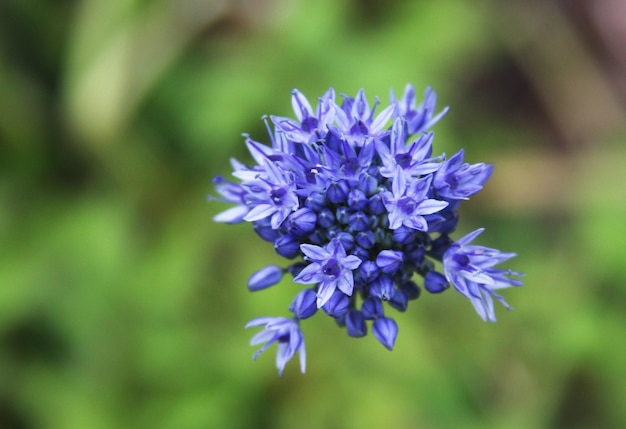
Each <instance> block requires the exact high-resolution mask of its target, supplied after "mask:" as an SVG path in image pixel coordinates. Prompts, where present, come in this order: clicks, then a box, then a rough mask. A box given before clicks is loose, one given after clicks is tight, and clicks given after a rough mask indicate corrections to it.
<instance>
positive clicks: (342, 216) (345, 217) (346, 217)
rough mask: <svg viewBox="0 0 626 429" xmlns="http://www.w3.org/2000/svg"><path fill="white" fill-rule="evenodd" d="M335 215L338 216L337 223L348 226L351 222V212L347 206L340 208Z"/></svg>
mask: <svg viewBox="0 0 626 429" xmlns="http://www.w3.org/2000/svg"><path fill="white" fill-rule="evenodd" d="M335 215H336V216H337V221H338V222H339V223H341V224H343V225H347V224H348V222H349V221H350V210H349V209H348V208H347V207H345V206H341V207H339V208H338V209H337V212H336V213H335Z"/></svg>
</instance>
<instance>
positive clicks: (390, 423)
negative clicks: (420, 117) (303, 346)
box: [0, 0, 626, 429]
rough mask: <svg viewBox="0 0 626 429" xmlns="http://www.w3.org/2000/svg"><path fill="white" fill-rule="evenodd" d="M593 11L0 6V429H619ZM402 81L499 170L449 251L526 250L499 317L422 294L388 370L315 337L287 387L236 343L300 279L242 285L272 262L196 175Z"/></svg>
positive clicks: (615, 135)
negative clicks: (315, 107) (347, 97)
mask: <svg viewBox="0 0 626 429" xmlns="http://www.w3.org/2000/svg"><path fill="white" fill-rule="evenodd" d="M565 3H567V4H565ZM590 3H591V2H590ZM594 5H595V6H594ZM594 5H590V4H587V3H585V2H582V1H576V2H556V1H554V2H542V1H539V0H537V1H528V2H523V1H513V0H512V1H510V2H489V1H484V0H481V1H478V2H464V1H462V0H444V1H439V2H425V1H415V2H413V1H408V0H405V1H398V2H393V3H390V4H388V3H387V2H383V1H377V0H367V1H358V0H342V1H334V0H320V1H304V0H300V1H287V0H267V1H254V0H247V1H243V0H242V1H237V2H236V1H232V2H228V1H225V0H223V1H220V0H205V1H203V0H181V1H178V0H151V1H139V0H134V1H128V0H82V1H79V0H65V1H52V0H37V1H35V0H4V1H2V2H0V236H1V240H0V285H1V286H0V427H1V428H7V429H31V428H32V429H34V428H63V429H74V428H75V429H84V428H90V429H99V428H126V427H128V428H151V429H156V428H176V429H187V428H188V429H193V428H224V427H228V428H294V427H297V428H309V427H310V428H314V427H327V428H365V427H397V428H413V427H432V428H438V427H441V428H443V427H464V428H479V427H480V428H531V427H532V428H553V427H554V428H560V427H567V428H592V427H593V428H597V427H601V428H620V427H624V425H626V409H625V408H624V407H623V404H622V402H623V398H624V396H625V395H626V388H625V387H624V384H623V379H624V377H626V369H625V368H624V362H626V347H625V346H624V340H623V334H624V328H626V315H625V314H626V313H624V311H623V309H624V306H625V305H626V286H625V284H626V266H625V264H624V261H625V260H626V246H624V244H623V243H624V226H623V222H624V218H625V217H626V169H624V165H626V146H625V145H624V144H623V142H624V138H625V137H626V132H625V131H624V123H626V122H625V121H624V118H625V114H624V104H625V102H624V100H626V94H625V93H624V88H626V86H624V85H620V82H622V83H623V82H624V70H623V69H621V68H620V67H619V66H620V65H623V64H626V61H624V58H621V57H619V56H618V54H616V52H618V51H615V50H611V49H610V48H611V47H615V46H618V45H616V44H611V43H608V42H607V40H608V41H612V40H613V39H611V37H613V36H612V35H611V34H612V33H610V29H611V28H613V27H611V26H610V25H609V24H610V22H608V21H607V23H606V24H607V25H598V21H597V19H598V16H608V15H607V14H604V15H603V14H599V13H596V12H598V10H595V9H594V8H595V7H597V8H601V7H608V6H607V5H608V2H606V1H599V2H597V3H594ZM600 11H602V10H600ZM621 16H622V17H625V16H626V14H623V15H621ZM594 19H596V21H594ZM621 22H622V23H623V24H624V25H626V23H625V22H624V21H623V19H622V21H621ZM600 23H603V22H600ZM622 28H623V27H622ZM607 29H608V30H607ZM408 82H411V83H413V84H414V85H415V86H416V88H425V87H426V86H427V85H432V86H433V87H434V88H435V89H436V90H437V91H438V93H439V100H440V105H442V106H443V105H450V106H451V107H452V110H451V112H450V113H449V114H448V116H447V117H446V119H445V120H444V121H442V122H441V123H440V124H439V125H437V129H436V133H437V138H436V139H435V145H436V146H437V148H436V150H437V151H440V152H441V151H447V152H448V153H451V152H453V151H456V150H458V149H460V148H461V147H465V149H466V156H467V158H468V160H469V161H470V162H480V161H489V162H495V164H496V173H495V175H494V177H493V178H492V182H491V183H490V184H489V185H488V186H487V188H486V189H485V191H484V192H483V193H482V194H481V195H479V196H478V197H477V198H475V199H474V200H473V201H472V202H470V203H468V204H467V206H466V208H465V209H464V210H465V211H464V212H463V214H462V216H463V219H462V223H461V228H460V229H461V231H459V236H461V234H462V233H464V232H467V231H469V230H471V229H472V228H475V227H478V226H486V227H487V232H486V233H485V234H484V235H483V236H482V237H481V240H482V243H484V244H485V245H489V246H493V247H497V248H501V249H502V250H505V251H516V252H517V253H518V254H519V257H518V258H516V260H514V261H513V266H512V268H514V269H516V270H519V271H525V272H526V273H527V277H526V279H525V286H524V287H523V288H520V289H515V290H509V291H506V297H507V300H508V301H509V302H510V303H512V304H513V305H514V306H515V307H516V311H514V312H510V313H509V312H505V311H504V310H503V309H502V308H498V315H499V321H498V323H497V324H495V325H487V324H485V323H483V322H482V321H481V320H480V319H479V318H478V317H477V315H476V314H474V311H473V309H472V308H471V306H470V305H469V303H468V302H466V300H465V299H464V298H462V297H461V296H460V295H457V294H455V293H454V292H452V291H451V292H448V293H445V294H443V295H441V296H437V297H436V299H432V298H433V297H432V296H423V297H422V298H420V301H419V302H417V303H415V304H413V305H411V306H410V308H409V311H408V312H407V313H403V314H399V315H398V323H399V326H400V335H399V338H398V342H397V345H396V350H394V351H393V353H389V352H388V351H386V350H385V349H384V348H382V347H381V346H380V345H379V344H377V343H376V341H375V340H374V339H373V338H372V336H371V335H370V336H368V337H366V338H363V339H359V340H355V339H351V338H348V337H347V336H346V335H345V332H344V331H342V330H340V329H337V328H336V327H335V326H334V323H333V322H332V320H330V319H329V318H324V317H319V318H317V317H316V318H315V319H314V320H312V321H311V322H308V323H305V324H304V326H303V329H304V332H305V335H306V341H307V348H308V356H309V361H308V372H307V374H306V375H304V376H302V375H300V374H299V373H298V371H297V369H296V365H293V363H292V364H291V365H289V366H288V368H287V371H286V374H285V376H284V377H283V378H281V379H279V378H277V376H276V371H275V370H274V363H273V360H274V357H273V351H271V350H270V351H268V352H267V353H266V354H264V355H263V356H262V357H261V358H260V359H259V361H258V362H256V363H254V362H252V361H251V360H250V356H251V354H252V352H253V349H251V348H250V347H249V346H248V341H249V338H250V336H251V334H252V333H251V332H249V331H248V332H246V331H244V329H243V325H244V324H245V323H246V322H247V321H248V320H250V319H251V318H254V317H257V316H261V315H273V316H278V315H282V314H285V313H286V311H287V306H288V304H289V302H290V300H291V298H292V296H293V293H294V292H293V290H294V289H293V285H292V284H291V282H289V281H287V280H285V281H283V282H282V284H281V285H279V286H277V287H275V288H273V289H271V290H267V291H263V292H260V293H258V294H255V295H254V296H253V295H251V294H249V293H248V292H247V289H246V287H245V284H246V280H247V277H248V275H249V274H251V273H252V272H254V271H255V270H256V269H258V268H260V267H262V266H264V265H266V264H268V263H272V262H279V261H280V258H279V257H278V256H276V255H273V252H272V251H271V248H269V247H268V246H267V245H266V243H263V242H261V240H259V239H257V237H256V236H255V234H254V233H253V232H252V231H251V228H248V227H247V226H245V225H240V226H227V225H216V224H213V223H212V221H211V216H212V215H214V214H215V213H217V212H218V211H220V210H221V209H222V208H223V207H222V205H220V204H219V203H211V204H207V203H206V201H205V195H206V194H207V193H210V192H212V185H211V179H212V177H213V176H214V175H215V174H228V170H229V168H228V159H229V158H230V157H233V156H234V157H237V158H239V159H242V160H245V159H247V157H248V155H247V154H246V153H245V147H244V145H243V144H242V143H243V141H242V138H241V133H243V132H247V133H250V134H251V135H252V136H253V137H254V138H256V139H259V140H263V139H265V126H264V124H263V122H262V121H261V120H260V118H261V116H262V115H264V114H279V115H289V110H290V101H289V97H290V96H289V90H290V89H292V88H295V87H297V88H299V89H300V90H302V91H303V92H304V93H305V94H306V95H307V96H309V97H310V98H313V97H315V96H317V95H321V94H322V93H323V92H324V91H325V90H326V89H327V88H328V87H329V86H334V87H335V89H336V90H337V91H338V92H340V93H347V94H355V93H356V91H357V90H358V89H359V88H361V87H363V88H365V89H366V93H367V94H368V95H369V96H370V97H373V96H374V95H375V94H378V95H379V96H380V97H381V99H382V100H385V99H386V97H387V94H388V91H389V89H390V88H394V89H395V91H396V93H398V92H401V91H402V90H403V88H404V85H405V84H406V83H408ZM620 90H621V92H620Z"/></svg>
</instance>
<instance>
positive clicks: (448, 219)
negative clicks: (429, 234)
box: [428, 207, 459, 234]
mask: <svg viewBox="0 0 626 429" xmlns="http://www.w3.org/2000/svg"><path fill="white" fill-rule="evenodd" d="M437 214H439V215H441V216H442V217H443V218H444V220H443V222H441V223H440V225H439V226H438V228H437V232H439V233H441V234H450V233H452V232H454V230H456V227H457V225H458V224H459V214H458V212H457V211H456V210H450V209H449V208H448V207H446V210H444V211H442V212H441V213H437ZM428 225H429V226H428V228H429V231H430V223H429V224H428Z"/></svg>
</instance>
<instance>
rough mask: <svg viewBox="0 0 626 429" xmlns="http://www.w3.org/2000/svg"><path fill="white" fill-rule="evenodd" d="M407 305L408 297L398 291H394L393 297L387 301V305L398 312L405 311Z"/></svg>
mask: <svg viewBox="0 0 626 429" xmlns="http://www.w3.org/2000/svg"><path fill="white" fill-rule="evenodd" d="M408 304H409V299H408V297H407V296H406V295H405V293H404V292H403V291H402V290H400V289H396V290H395V291H394V293H393V296H392V297H391V299H390V300H389V305H391V306H392V307H393V308H395V309H396V310H398V311H406V308H407V306H408Z"/></svg>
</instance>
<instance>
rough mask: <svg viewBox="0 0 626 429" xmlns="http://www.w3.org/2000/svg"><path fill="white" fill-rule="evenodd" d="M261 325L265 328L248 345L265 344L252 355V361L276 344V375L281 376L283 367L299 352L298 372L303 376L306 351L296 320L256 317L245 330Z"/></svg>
mask: <svg viewBox="0 0 626 429" xmlns="http://www.w3.org/2000/svg"><path fill="white" fill-rule="evenodd" d="M261 325H265V328H264V329H263V330H262V331H261V332H259V333H257V334H256V335H255V336H253V337H252V339H251V340H250V345H252V346H256V345H258V344H261V343H265V344H264V345H263V347H261V348H260V349H259V350H258V351H257V352H256V353H254V355H253V359H254V360H256V358H257V357H259V355H260V354H261V353H263V352H264V351H265V350H267V348H268V347H269V346H271V345H272V344H273V343H276V342H277V343H278V350H277V352H276V368H277V369H278V374H279V375H282V374H283V371H284V369H285V365H287V362H289V361H290V360H291V358H292V357H293V356H294V355H295V354H296V352H298V351H299V352H300V371H302V373H303V374H304V371H305V370H306V350H305V348H304V336H303V335H302V331H300V326H298V321H297V319H286V318H284V317H258V318H256V319H254V320H251V321H250V322H248V324H246V328H250V327H253V326H261Z"/></svg>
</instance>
